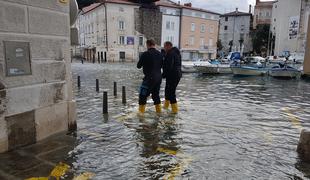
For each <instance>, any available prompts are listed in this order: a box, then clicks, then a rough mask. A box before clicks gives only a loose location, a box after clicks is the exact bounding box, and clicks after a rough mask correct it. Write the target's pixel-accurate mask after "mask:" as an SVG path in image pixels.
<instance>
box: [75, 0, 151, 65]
mask: <svg viewBox="0 0 310 180" xmlns="http://www.w3.org/2000/svg"><path fill="white" fill-rule="evenodd" d="M137 9H139V5H138V4H136V3H132V2H129V1H125V0H124V1H123V0H119V1H113V0H106V1H105V2H104V3H95V4H92V5H90V6H88V7H86V8H84V9H83V13H82V14H81V15H80V16H79V29H80V30H79V33H80V46H81V49H82V51H83V53H82V54H83V56H84V58H85V59H86V60H88V61H91V62H97V61H98V62H107V61H110V62H124V61H129V62H132V61H137V59H138V58H139V54H140V52H142V51H144V50H145V48H144V46H145V39H146V38H145V37H144V36H143V35H142V34H141V33H139V32H138V31H136V29H135V11H136V10H137Z"/></svg>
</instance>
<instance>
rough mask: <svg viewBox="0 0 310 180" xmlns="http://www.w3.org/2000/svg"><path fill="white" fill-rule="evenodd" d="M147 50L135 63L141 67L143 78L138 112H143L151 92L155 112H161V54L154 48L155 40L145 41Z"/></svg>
mask: <svg viewBox="0 0 310 180" xmlns="http://www.w3.org/2000/svg"><path fill="white" fill-rule="evenodd" d="M146 46H147V49H148V50H147V51H145V52H144V53H143V54H142V55H141V57H140V60H139V62H138V64H137V67H138V68H139V69H141V68H143V73H144V78H143V82H142V85H141V87H140V94H139V112H140V113H144V112H145V106H146V101H147V98H148V96H149V95H150V94H152V99H153V101H154V105H155V109H156V112H157V113H160V112H161V102H160V97H159V91H160V85H161V81H162V74H161V69H162V66H163V56H162V55H161V53H160V52H159V51H157V50H156V49H155V41H154V40H147V41H146Z"/></svg>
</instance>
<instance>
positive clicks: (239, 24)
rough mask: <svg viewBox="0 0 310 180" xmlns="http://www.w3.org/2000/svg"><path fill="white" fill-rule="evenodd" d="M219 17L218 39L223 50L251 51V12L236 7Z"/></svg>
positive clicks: (225, 51)
mask: <svg viewBox="0 0 310 180" xmlns="http://www.w3.org/2000/svg"><path fill="white" fill-rule="evenodd" d="M220 17H221V19H220V33H219V39H220V40H221V42H222V45H223V52H224V53H225V54H228V53H229V51H230V50H231V51H239V52H242V53H245V54H249V53H250V52H251V51H252V40H251V36H250V32H251V27H252V25H251V24H252V14H251V13H245V12H240V11H239V10H238V9H236V11H234V12H231V13H227V14H224V15H221V16H220ZM230 48H231V49H230Z"/></svg>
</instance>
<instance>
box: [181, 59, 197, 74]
mask: <svg viewBox="0 0 310 180" xmlns="http://www.w3.org/2000/svg"><path fill="white" fill-rule="evenodd" d="M182 72H183V73H195V72H197V70H196V69H195V68H194V61H183V62H182Z"/></svg>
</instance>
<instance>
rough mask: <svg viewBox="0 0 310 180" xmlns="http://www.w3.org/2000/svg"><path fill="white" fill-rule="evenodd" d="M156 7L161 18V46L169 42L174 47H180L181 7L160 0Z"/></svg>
mask: <svg viewBox="0 0 310 180" xmlns="http://www.w3.org/2000/svg"><path fill="white" fill-rule="evenodd" d="M156 5H157V6H158V7H159V8H160V12H161V13H162V16H163V18H162V33H161V36H162V37H161V46H162V47H163V46H164V43H165V42H166V41H170V42H172V44H173V45H174V46H175V47H180V20H181V6H179V5H178V4H176V3H174V2H172V1H169V0H161V1H159V2H158V3H156Z"/></svg>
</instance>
